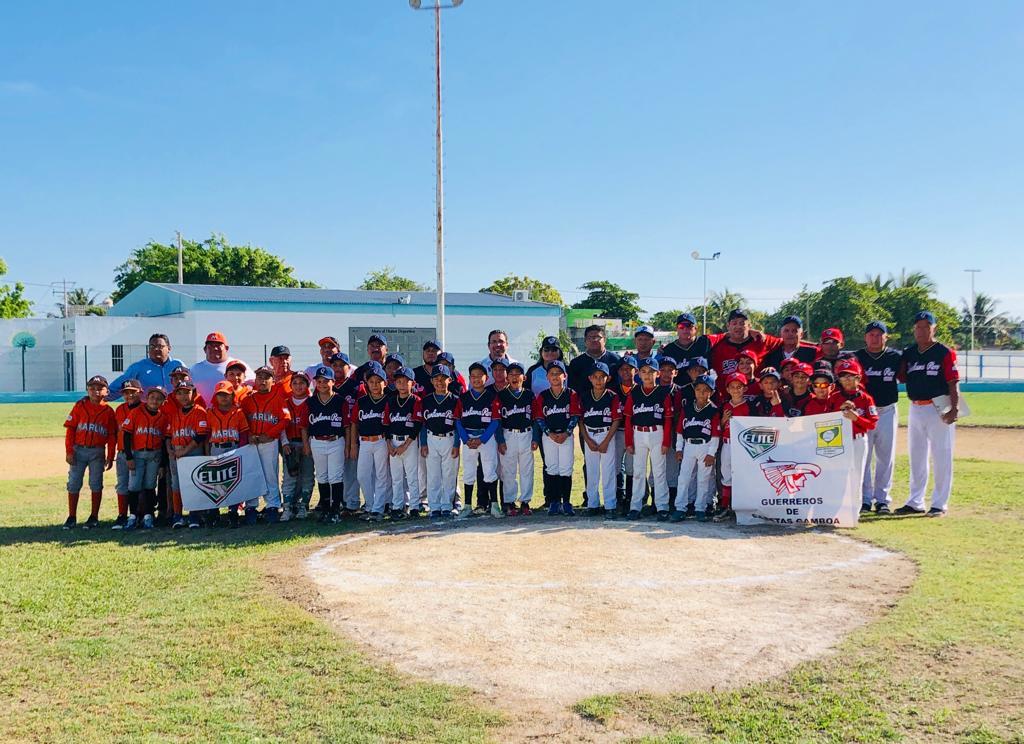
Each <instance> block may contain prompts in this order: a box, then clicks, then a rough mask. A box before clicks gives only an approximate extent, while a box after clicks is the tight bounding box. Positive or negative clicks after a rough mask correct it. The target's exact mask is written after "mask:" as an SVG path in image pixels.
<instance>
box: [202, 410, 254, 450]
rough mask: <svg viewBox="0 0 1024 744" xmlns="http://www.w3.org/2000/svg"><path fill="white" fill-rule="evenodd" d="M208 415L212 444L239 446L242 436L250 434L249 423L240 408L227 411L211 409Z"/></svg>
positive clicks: (207, 412)
mask: <svg viewBox="0 0 1024 744" xmlns="http://www.w3.org/2000/svg"><path fill="white" fill-rule="evenodd" d="M206 415H207V417H208V418H207V422H208V423H209V427H210V444H219V445H239V444H241V443H242V435H243V434H245V435H248V433H249V422H248V421H246V420H245V414H244V413H242V409H241V408H239V407H238V406H232V407H231V408H230V409H228V410H227V411H222V410H220V408H217V407H214V408H210V409H207V411H206Z"/></svg>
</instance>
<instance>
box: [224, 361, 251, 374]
mask: <svg viewBox="0 0 1024 744" xmlns="http://www.w3.org/2000/svg"><path fill="white" fill-rule="evenodd" d="M232 367H241V368H242V369H246V366H245V362H243V361H242V360H241V359H229V360H228V366H226V367H225V368H224V371H225V372H227V371H228V370H229V369H231V368H232Z"/></svg>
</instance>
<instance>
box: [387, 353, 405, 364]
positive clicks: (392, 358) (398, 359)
mask: <svg viewBox="0 0 1024 744" xmlns="http://www.w3.org/2000/svg"><path fill="white" fill-rule="evenodd" d="M392 362H395V363H397V364H398V366H399V367H404V366H405V357H403V356H402V355H401V354H398V353H395V354H388V355H387V356H386V357H384V364H391V363H392Z"/></svg>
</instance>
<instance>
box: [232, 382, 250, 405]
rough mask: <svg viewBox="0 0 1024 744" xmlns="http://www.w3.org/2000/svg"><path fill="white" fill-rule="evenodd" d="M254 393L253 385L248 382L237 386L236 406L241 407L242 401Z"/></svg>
mask: <svg viewBox="0 0 1024 744" xmlns="http://www.w3.org/2000/svg"><path fill="white" fill-rule="evenodd" d="M251 392H252V385H250V384H249V383H248V382H243V383H242V384H241V385H235V405H236V406H241V405H242V401H243V400H245V399H246V397H247V396H248V395H249V394H250V393H251Z"/></svg>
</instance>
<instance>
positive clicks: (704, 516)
mask: <svg viewBox="0 0 1024 744" xmlns="http://www.w3.org/2000/svg"><path fill="white" fill-rule="evenodd" d="M693 518H694V519H696V520H697V521H698V522H707V521H708V513H707V512H703V511H694V513H693Z"/></svg>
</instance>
